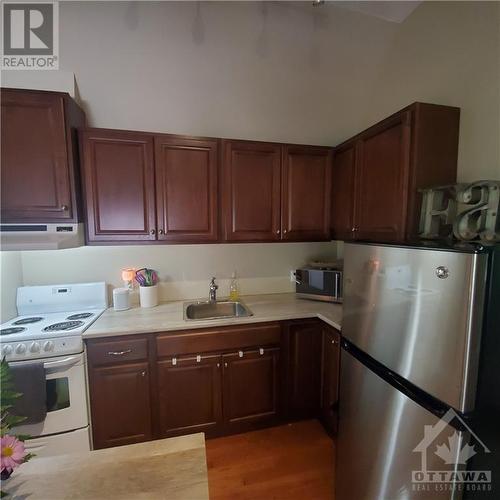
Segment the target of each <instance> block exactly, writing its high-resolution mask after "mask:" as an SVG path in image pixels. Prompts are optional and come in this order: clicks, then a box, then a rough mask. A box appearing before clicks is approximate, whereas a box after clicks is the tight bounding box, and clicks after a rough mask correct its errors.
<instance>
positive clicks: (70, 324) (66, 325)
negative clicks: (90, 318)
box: [43, 321, 84, 332]
mask: <svg viewBox="0 0 500 500" xmlns="http://www.w3.org/2000/svg"><path fill="white" fill-rule="evenodd" d="M83 324H84V322H83V321H61V322H60V323H54V324H53V325H49V326H46V327H45V328H44V329H43V331H44V332H60V331H67V330H74V329H75V328H78V327H79V326H82V325H83Z"/></svg>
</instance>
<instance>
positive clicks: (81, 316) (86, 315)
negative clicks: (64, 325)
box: [66, 313, 94, 320]
mask: <svg viewBox="0 0 500 500" xmlns="http://www.w3.org/2000/svg"><path fill="white" fill-rule="evenodd" d="M93 315H94V314H93V313H78V314H72V315H71V316H68V317H67V318H66V319H69V320H71V319H87V318H90V317H91V316H93Z"/></svg>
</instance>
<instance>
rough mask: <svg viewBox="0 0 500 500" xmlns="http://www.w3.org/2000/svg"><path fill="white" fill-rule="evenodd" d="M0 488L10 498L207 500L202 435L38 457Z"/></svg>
mask: <svg viewBox="0 0 500 500" xmlns="http://www.w3.org/2000/svg"><path fill="white" fill-rule="evenodd" d="M2 486H3V488H2V489H5V491H7V492H8V493H9V494H10V495H11V498H13V499H16V498H19V499H21V498H23V499H25V498H29V499H33V500H37V499H41V500H47V499H51V500H60V499H70V500H83V499H85V500H87V499H88V500H90V499H92V500H100V499H117V500H118V499H119V500H123V499H125V498H126V499H127V500H146V499H151V500H160V499H168V500H186V499H188V498H189V499H190V500H208V477H207V463H206V455H205V437H204V434H203V433H199V434H191V435H189V436H181V437H174V438H169V439H161V440H158V441H148V442H146V443H139V444H132V445H128V446H119V447H116V448H108V449H105V450H96V451H90V452H85V453H75V454H73V455H60V456H57V457H47V458H37V459H34V460H31V461H30V462H28V463H26V464H23V465H22V466H21V467H20V468H19V469H18V470H16V471H15V472H14V474H13V475H12V477H11V478H10V479H9V480H8V481H6V482H5V483H4V484H3V485H2Z"/></svg>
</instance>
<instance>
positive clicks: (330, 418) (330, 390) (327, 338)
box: [321, 327, 340, 434]
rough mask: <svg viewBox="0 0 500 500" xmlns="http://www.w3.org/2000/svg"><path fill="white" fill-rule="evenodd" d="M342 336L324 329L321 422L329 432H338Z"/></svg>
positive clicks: (332, 330) (329, 329)
mask: <svg viewBox="0 0 500 500" xmlns="http://www.w3.org/2000/svg"><path fill="white" fill-rule="evenodd" d="M339 368H340V334H339V332H338V331H337V330H334V329H333V328H329V327H324V328H323V360H322V390H321V420H322V422H323V425H324V426H325V428H326V429H327V431H328V432H330V433H332V434H334V433H335V432H336V431H337V403H338V400H339Z"/></svg>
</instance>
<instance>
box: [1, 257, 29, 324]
mask: <svg viewBox="0 0 500 500" xmlns="http://www.w3.org/2000/svg"><path fill="white" fill-rule="evenodd" d="M22 284H23V270H22V262H21V252H0V305H1V310H0V323H3V322H5V321H7V320H9V319H10V318H12V317H14V316H16V315H17V314H16V289H17V287H18V286H22Z"/></svg>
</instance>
